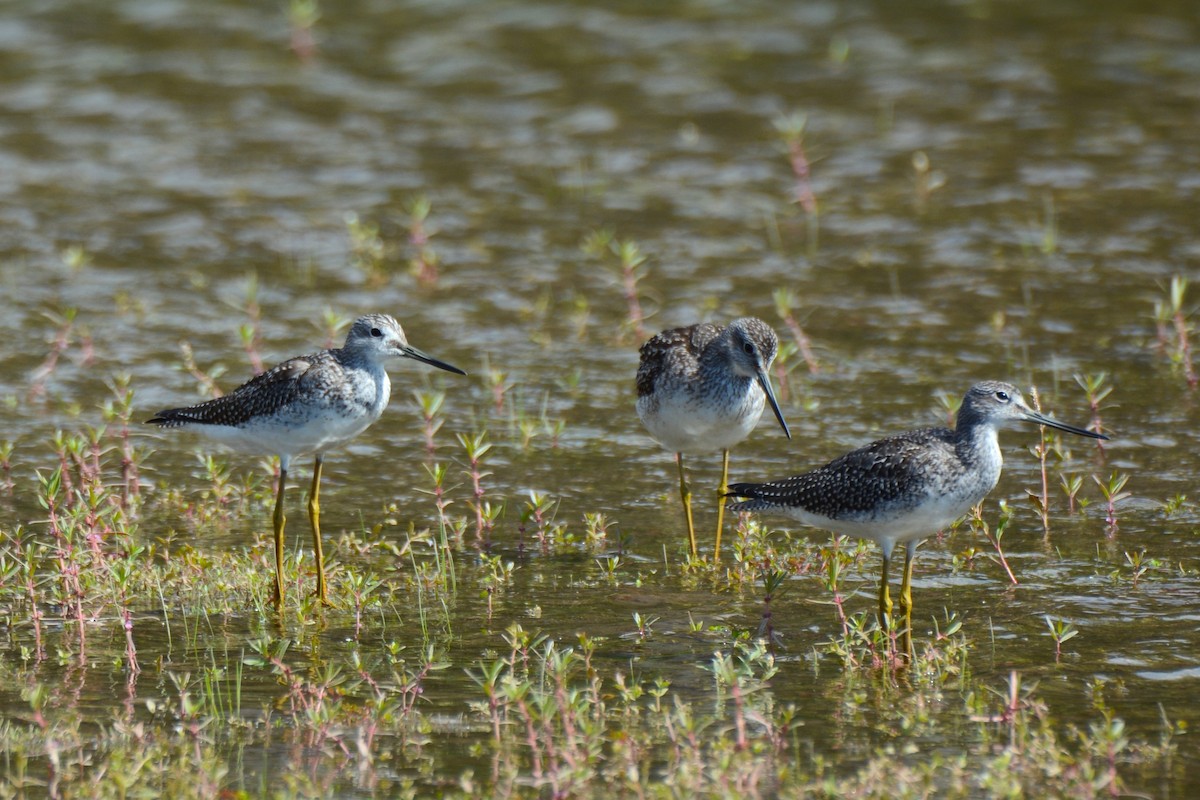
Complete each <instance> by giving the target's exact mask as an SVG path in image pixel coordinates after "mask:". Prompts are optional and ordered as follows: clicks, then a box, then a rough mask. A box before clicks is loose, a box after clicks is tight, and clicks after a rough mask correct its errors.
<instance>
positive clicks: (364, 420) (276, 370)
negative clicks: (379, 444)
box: [148, 314, 467, 607]
mask: <svg viewBox="0 0 1200 800" xmlns="http://www.w3.org/2000/svg"><path fill="white" fill-rule="evenodd" d="M391 358H412V359H416V360H417V361H423V362H425V363H426V364H430V365H432V366H435V367H438V368H439V369H444V370H447V371H449V372H454V373H457V374H459V375H466V374H467V373H465V372H463V371H462V370H461V369H459V368H458V367H454V366H451V365H450V364H447V363H445V362H444V361H438V360H437V359H436V358H433V357H432V356H429V355H427V354H425V353H423V352H421V351H420V350H418V349H417V348H415V347H413V346H412V345H410V344H409V343H408V340H407V339H405V337H404V331H403V330H402V329H401V328H400V323H398V322H396V320H395V319H393V318H392V317H390V316H388V315H386V314H367V315H366V316H363V317H359V318H358V319H356V320H355V321H354V324H353V325H352V326H351V327H350V333H349V334H347V335H346V343H345V344H344V345H343V346H342V347H340V348H335V349H333V350H321V351H320V352H317V353H312V354H311V355H306V356H299V357H297V358H292V359H289V360H287V361H284V362H283V363H282V364H278V365H276V366H275V367H272V368H271V369H269V370H267V371H266V372H264V373H262V374H261V375H258V376H256V377H254V378H252V379H251V380H249V381H247V382H246V383H244V384H242V385H241V386H239V387H238V388H236V389H234V390H233V391H232V392H230V393H229V394H227V395H225V396H223V397H218V398H216V399H215V400H209V401H207V402H205V403H200V404H199V405H194V406H189V407H187V408H168V409H166V410H165V411H159V412H158V413H157V414H156V415H155V416H154V418H153V419H151V420H148V422H151V423H155V424H158V425H161V426H162V427H164V428H194V429H195V430H198V431H202V432H203V433H205V434H207V435H208V436H210V437H212V438H213V439H215V440H217V441H218V442H220V443H222V444H225V445H228V446H230V447H232V448H234V449H235V450H241V451H245V452H254V453H273V454H275V455H278V456H279V486H278V488H277V489H276V493H275V514H274V517H273V521H274V525H275V604H276V606H277V607H279V606H282V605H283V525H284V515H283V489H284V485H285V484H286V482H287V473H288V468H289V466H290V465H291V463H292V457H293V456H297V455H303V454H307V453H315V454H316V461H315V463H314V465H313V479H312V489H311V491H310V492H309V496H308V514H309V518H310V520H311V521H312V535H313V552H314V557H315V560H316V563H317V589H316V596H317V598H318V599H319V600H320V601H321V602H322V603H324V604H325V605H328V604H329V596H328V590H327V588H326V584H325V559H324V555H323V552H322V549H321V525H320V505H319V503H318V501H317V495H318V491H319V489H320V486H321V465H322V463H323V461H324V458H325V453H326V452H328V451H329V450H331V449H333V448H335V447H338V446H340V445H343V444H346V443H347V442H349V441H350V440H351V439H353V438H354V437H356V436H358V435H359V434H360V433H362V432H363V431H365V430H366V429H367V428H368V427H369V426H370V425H371V423H373V422H374V421H375V420H377V419H379V415H380V414H382V413H383V410H384V409H385V408H386V407H387V404H388V398H389V397H390V396H391V381H390V380H389V379H388V374H387V370H386V369H384V364H385V363H386V362H387V361H388V360H389V359H391Z"/></svg>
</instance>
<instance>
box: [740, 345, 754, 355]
mask: <svg viewBox="0 0 1200 800" xmlns="http://www.w3.org/2000/svg"><path fill="white" fill-rule="evenodd" d="M742 350H744V351H745V353H746V355H748V356H752V355H754V342H746V343H745V344H744V345H742Z"/></svg>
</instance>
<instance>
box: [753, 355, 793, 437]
mask: <svg viewBox="0 0 1200 800" xmlns="http://www.w3.org/2000/svg"><path fill="white" fill-rule="evenodd" d="M758 384H759V385H760V386H762V390H763V394H765V395H766V396H767V402H768V403H770V404H771V410H772V411H774V412H775V419H777V420H779V425H780V427H782V428H783V433H784V435H785V436H787V438H789V439H790V438H792V432H791V431H789V430H788V424H787V421H786V420H784V418H783V412H782V411H780V410H779V403H778V402H777V401H776V400H775V390H774V389H772V388H771V379H770V378H768V377H767V374H766V373H765V372H761V371H760V372H759V373H758Z"/></svg>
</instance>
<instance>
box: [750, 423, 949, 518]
mask: <svg viewBox="0 0 1200 800" xmlns="http://www.w3.org/2000/svg"><path fill="white" fill-rule="evenodd" d="M941 447H945V448H947V449H949V450H950V451H951V452H953V450H954V434H953V433H952V432H951V431H949V430H946V429H944V428H926V429H923V430H917V431H910V432H908V433H904V434H901V435H899V436H893V437H889V438H887V439H881V440H880V441H877V442H873V443H871V444H869V445H867V446H866V447H861V448H859V449H858V450H854V451H852V452H849V453H847V454H846V455H844V456H841V457H840V458H837V459H834V460H833V461H831V462H829V463H828V464H826V465H825V466H823V467H821V468H819V469H815V470H813V471H812V472H806V473H804V474H803V475H796V476H795V477H792V478H785V479H784V480H781V481H772V482H770V483H735V484H731V485H730V487H729V493H730V495H732V496H736V497H745V498H748V499H746V500H743V501H740V502H738V503H734V504H731V505H730V506H729V507H730V508H732V509H734V510H736V511H768V510H771V509H787V508H800V509H803V510H805V511H807V512H809V513H812V514H819V515H820V516H823V517H827V518H829V519H842V518H846V517H853V516H855V515H859V514H864V513H867V512H874V511H878V510H879V509H881V508H885V507H887V506H889V505H891V504H894V503H902V502H908V501H910V500H913V499H915V498H918V497H920V496H921V495H922V494H923V493H924V492H925V491H926V489H927V488H928V487H927V486H926V484H928V483H930V481H931V480H936V477H937V476H936V471H934V474H931V472H930V470H928V469H925V468H924V467H925V466H926V462H927V461H929V460H930V459H931V458H933V457H934V454H936V453H938V452H939V451H940V448H941Z"/></svg>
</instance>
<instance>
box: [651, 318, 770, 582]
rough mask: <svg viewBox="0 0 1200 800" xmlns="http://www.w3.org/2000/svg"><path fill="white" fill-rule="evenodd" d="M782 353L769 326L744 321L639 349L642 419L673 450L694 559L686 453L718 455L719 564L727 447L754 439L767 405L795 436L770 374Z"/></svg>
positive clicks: (686, 331) (671, 336)
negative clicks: (754, 431)
mask: <svg viewBox="0 0 1200 800" xmlns="http://www.w3.org/2000/svg"><path fill="white" fill-rule="evenodd" d="M778 349H779V339H778V338H776V336H775V331H773V330H771V327H770V326H769V325H767V323H765V322H763V321H762V320H760V319H756V318H754V317H744V318H742V319H736V320H734V321H733V322H731V323H729V326H728V327H721V326H719V325H714V324H712V323H702V324H699V325H691V326H688V327H686V328H674V329H672V330H667V331H663V332H662V333H660V334H658V335H657V336H654V337H652V338H651V339H649V340H648V341H647V342H646V343H645V344H643V345H642V346H641V349H640V350H639V351H638V352H639V353H640V355H641V362H640V364H639V365H638V371H637V392H638V400H637V413H638V417H640V418H641V420H642V424H644V425H645V426H646V429H647V430H649V431H650V435H651V436H653V437H654V438H655V440H657V441H658V443H659V444H661V445H662V446H663V447H665V448H667V449H668V450H670V451H672V452H674V453H675V463H676V464H677V465H678V467H679V496H680V498H681V499H682V500H683V511H684V516H685V518H686V520H687V532H688V544H689V546H690V547H691V553H692V556H693V557H695V556H696V555H697V549H696V529H695V526H694V525H693V524H692V494H691V491H690V490H689V489H688V485H687V476H686V475H685V473H684V469H683V454H684V453H689V454H694V453H707V452H711V451H713V450H720V451H721V464H722V465H721V483H720V486H721V487H722V488H719V489H718V490H717V492H718V494H719V495H720V500H719V501H718V506H717V541H716V547H715V548H714V550H713V560H714V561H716V560H719V559H720V557H721V529H722V527H723V526H724V522H725V503H726V498H725V494H724V491H722V489H723V487H724V486H725V484H726V483H727V482H728V481H729V448H731V447H733V446H734V445H735V444H737V443H738V442H740V441H742V440H743V439H745V438H746V437H747V436H749V435H750V431H752V430H754V426H755V425H757V424H758V420H759V418H760V417H761V416H762V412H763V407H764V405H765V404H766V403H767V402H770V404H771V410H772V411H774V412H775V418H776V419H778V420H779V424H780V426H781V427H782V428H783V432H784V434H786V435H787V437H788V438H789V439H790V438H792V434H791V431H789V430H788V426H787V422H785V421H784V419H783V412H781V411H780V410H779V403H778V402H776V400H775V393H774V391H772V389H771V380H770V378H768V376H767V370H769V369H770V368H771V362H773V361H774V360H775V353H776V351H778Z"/></svg>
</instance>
